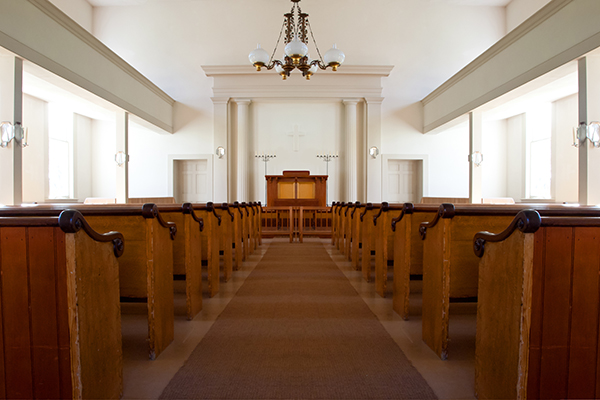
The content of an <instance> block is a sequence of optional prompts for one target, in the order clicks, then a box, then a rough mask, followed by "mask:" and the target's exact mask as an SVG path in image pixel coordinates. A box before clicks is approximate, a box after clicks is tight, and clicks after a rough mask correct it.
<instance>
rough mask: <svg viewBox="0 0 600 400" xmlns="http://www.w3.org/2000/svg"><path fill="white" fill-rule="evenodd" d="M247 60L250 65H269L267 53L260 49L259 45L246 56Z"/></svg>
mask: <svg viewBox="0 0 600 400" xmlns="http://www.w3.org/2000/svg"><path fill="white" fill-rule="evenodd" d="M248 59H249V60H250V62H251V63H252V65H255V66H256V65H258V66H263V65H267V64H268V63H269V53H267V52H266V51H265V49H263V48H261V47H260V44H259V45H258V46H257V47H256V49H254V50H252V52H250V54H249V55H248Z"/></svg>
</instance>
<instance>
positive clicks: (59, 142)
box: [48, 103, 74, 199]
mask: <svg viewBox="0 0 600 400" xmlns="http://www.w3.org/2000/svg"><path fill="white" fill-rule="evenodd" d="M49 111H50V112H49V115H48V117H49V118H48V199H72V198H73V192H74V191H73V113H72V112H70V111H69V110H66V109H64V108H62V107H61V106H60V105H57V104H52V103H51V104H50V110H49Z"/></svg>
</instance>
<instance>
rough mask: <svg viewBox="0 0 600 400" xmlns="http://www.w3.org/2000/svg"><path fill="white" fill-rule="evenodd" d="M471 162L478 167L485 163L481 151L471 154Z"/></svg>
mask: <svg viewBox="0 0 600 400" xmlns="http://www.w3.org/2000/svg"><path fill="white" fill-rule="evenodd" d="M469 162H473V164H475V166H476V167H479V166H481V163H482V162H483V154H481V152H479V151H476V152H474V153H472V154H469Z"/></svg>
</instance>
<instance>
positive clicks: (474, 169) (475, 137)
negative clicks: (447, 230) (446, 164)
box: [469, 111, 483, 203]
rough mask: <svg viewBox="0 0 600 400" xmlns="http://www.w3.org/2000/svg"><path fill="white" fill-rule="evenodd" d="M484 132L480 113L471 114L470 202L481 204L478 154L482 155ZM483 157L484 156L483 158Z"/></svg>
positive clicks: (480, 173)
mask: <svg viewBox="0 0 600 400" xmlns="http://www.w3.org/2000/svg"><path fill="white" fill-rule="evenodd" d="M482 131H483V118H482V115H481V112H480V111H472V112H470V113H469V202H470V203H481V197H482V193H481V192H482V184H483V182H482V171H481V165H476V162H478V161H480V160H477V157H476V156H474V154H475V153H476V152H478V153H479V154H481V148H482V146H481V144H482V143H481V142H482V140H481V137H482ZM481 157H483V156H481Z"/></svg>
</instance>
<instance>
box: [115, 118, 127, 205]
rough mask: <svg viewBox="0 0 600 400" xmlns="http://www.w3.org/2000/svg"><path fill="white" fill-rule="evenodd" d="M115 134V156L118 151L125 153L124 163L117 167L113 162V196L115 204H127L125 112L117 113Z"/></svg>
mask: <svg viewBox="0 0 600 400" xmlns="http://www.w3.org/2000/svg"><path fill="white" fill-rule="evenodd" d="M115 133H116V146H115V147H116V148H115V154H116V153H118V152H120V151H121V152H123V153H125V162H124V163H123V165H121V166H118V165H117V164H116V162H115V167H116V168H115V171H116V180H115V184H116V188H115V189H116V190H115V194H116V197H117V203H127V200H128V199H129V145H128V143H129V114H128V113H127V112H125V111H119V112H117V115H116V126H115Z"/></svg>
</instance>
